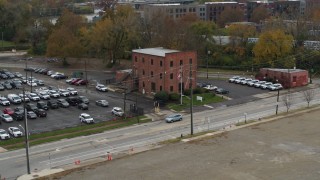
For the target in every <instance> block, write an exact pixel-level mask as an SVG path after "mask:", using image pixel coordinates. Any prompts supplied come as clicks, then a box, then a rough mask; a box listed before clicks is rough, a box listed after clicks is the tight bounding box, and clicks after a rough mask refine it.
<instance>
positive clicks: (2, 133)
mask: <svg viewBox="0 0 320 180" xmlns="http://www.w3.org/2000/svg"><path fill="white" fill-rule="evenodd" d="M0 139H1V140H7V139H10V135H9V134H8V133H7V131H6V130H4V129H0Z"/></svg>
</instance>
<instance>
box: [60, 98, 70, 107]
mask: <svg viewBox="0 0 320 180" xmlns="http://www.w3.org/2000/svg"><path fill="white" fill-rule="evenodd" d="M57 103H58V105H59V106H60V107H63V108H67V107H69V106H70V104H69V103H68V102H67V101H66V100H65V99H58V100H57Z"/></svg>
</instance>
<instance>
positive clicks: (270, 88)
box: [268, 83, 283, 91]
mask: <svg viewBox="0 0 320 180" xmlns="http://www.w3.org/2000/svg"><path fill="white" fill-rule="evenodd" d="M268 89H269V90H271V91H275V90H280V89H283V87H282V85H281V84H280V83H277V84H273V85H272V86H269V87H268Z"/></svg>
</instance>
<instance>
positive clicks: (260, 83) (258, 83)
mask: <svg viewBox="0 0 320 180" xmlns="http://www.w3.org/2000/svg"><path fill="white" fill-rule="evenodd" d="M264 83H266V81H259V82H257V83H255V84H254V87H255V88H260V86H261V85H263V84H264Z"/></svg>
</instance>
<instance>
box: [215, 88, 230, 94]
mask: <svg viewBox="0 0 320 180" xmlns="http://www.w3.org/2000/svg"><path fill="white" fill-rule="evenodd" d="M216 93H217V94H229V91H228V90H225V89H223V88H218V89H217V90H216Z"/></svg>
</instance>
